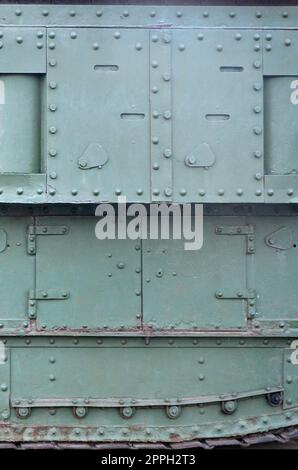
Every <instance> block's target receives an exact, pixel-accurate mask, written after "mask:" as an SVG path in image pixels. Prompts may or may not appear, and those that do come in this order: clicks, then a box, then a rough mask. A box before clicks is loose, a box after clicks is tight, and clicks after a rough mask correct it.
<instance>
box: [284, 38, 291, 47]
mask: <svg viewBox="0 0 298 470" xmlns="http://www.w3.org/2000/svg"><path fill="white" fill-rule="evenodd" d="M285 45H286V46H290V45H291V39H288V38H287V39H286V40H285Z"/></svg>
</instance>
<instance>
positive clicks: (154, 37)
mask: <svg viewBox="0 0 298 470" xmlns="http://www.w3.org/2000/svg"><path fill="white" fill-rule="evenodd" d="M151 40H152V42H157V41H158V36H157V35H156V34H153V36H152V38H151Z"/></svg>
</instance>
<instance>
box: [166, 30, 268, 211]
mask: <svg viewBox="0 0 298 470" xmlns="http://www.w3.org/2000/svg"><path fill="white" fill-rule="evenodd" d="M261 44H262V39H261V37H260V34H259V33H258V32H256V31H240V30H238V31H237V30H233V31H227V30H226V31H224V30H191V31H182V30H180V31H176V32H175V34H174V43H173V75H174V77H175V83H174V88H175V89H174V95H173V113H174V120H173V129H174V132H173V139H174V144H173V151H174V155H175V158H174V162H175V163H174V200H175V201H202V202H204V201H208V202H210V201H212V202H213V201H222V202H230V201H236V200H239V201H241V200H245V201H249V202H253V201H262V199H263V125H262V101H263V90H262V46H261Z"/></svg>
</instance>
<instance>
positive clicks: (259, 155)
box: [254, 150, 262, 158]
mask: <svg viewBox="0 0 298 470" xmlns="http://www.w3.org/2000/svg"><path fill="white" fill-rule="evenodd" d="M254 156H255V157H256V158H261V156H262V152H261V151H260V150H256V151H255V152H254Z"/></svg>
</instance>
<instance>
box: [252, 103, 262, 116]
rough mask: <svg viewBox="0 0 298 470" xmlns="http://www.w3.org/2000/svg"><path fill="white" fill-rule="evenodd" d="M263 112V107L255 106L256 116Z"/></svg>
mask: <svg viewBox="0 0 298 470" xmlns="http://www.w3.org/2000/svg"><path fill="white" fill-rule="evenodd" d="M261 111H262V108H261V106H259V105H257V106H254V112H255V113H256V114H258V113H260V112H261Z"/></svg>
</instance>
